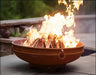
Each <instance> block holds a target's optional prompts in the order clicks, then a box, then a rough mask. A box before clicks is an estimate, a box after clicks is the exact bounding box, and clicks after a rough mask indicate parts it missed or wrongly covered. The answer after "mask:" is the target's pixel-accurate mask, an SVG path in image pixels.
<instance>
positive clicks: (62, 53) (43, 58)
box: [12, 39, 83, 66]
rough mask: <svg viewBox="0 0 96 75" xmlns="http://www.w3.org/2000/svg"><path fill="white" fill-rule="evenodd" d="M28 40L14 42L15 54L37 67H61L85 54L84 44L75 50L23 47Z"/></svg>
mask: <svg viewBox="0 0 96 75" xmlns="http://www.w3.org/2000/svg"><path fill="white" fill-rule="evenodd" d="M25 40H26V39H22V40H16V41H13V42H12V44H13V50H14V52H15V54H16V55H17V56H18V57H19V58H21V59H23V60H25V61H27V62H29V63H31V64H32V65H36V66H55V65H56V66H60V65H64V64H67V63H69V62H72V61H74V60H76V59H78V58H79V57H80V56H81V55H82V53H83V44H82V43H81V42H79V44H78V46H77V47H74V48H63V49H62V48H33V47H26V46H23V43H24V41H25Z"/></svg>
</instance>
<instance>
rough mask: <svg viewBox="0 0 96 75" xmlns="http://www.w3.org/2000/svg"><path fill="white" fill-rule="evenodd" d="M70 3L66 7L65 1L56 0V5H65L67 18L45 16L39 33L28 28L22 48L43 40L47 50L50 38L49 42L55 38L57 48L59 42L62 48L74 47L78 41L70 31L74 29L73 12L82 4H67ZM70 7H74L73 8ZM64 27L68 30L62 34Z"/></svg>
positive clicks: (80, 2)
mask: <svg viewBox="0 0 96 75" xmlns="http://www.w3.org/2000/svg"><path fill="white" fill-rule="evenodd" d="M71 1H72V2H73V4H71V5H68V4H67V2H66V0H58V4H61V3H63V4H64V5H66V7H67V10H66V12H67V13H68V16H64V15H61V14H60V13H56V14H55V15H54V16H50V15H45V16H44V19H45V20H44V21H43V22H42V27H41V29H40V30H39V31H37V29H33V28H32V27H30V29H29V32H28V33H27V40H26V41H25V42H24V46H31V45H32V43H33V42H34V40H36V39H37V38H44V39H45V41H44V43H45V45H46V48H49V46H47V45H48V44H49V40H50V39H49V36H50V37H51V41H52V39H53V38H55V43H56V45H57V48H60V46H59V41H60V42H62V43H63V45H64V48H72V47H76V46H77V44H78V43H79V39H76V38H75V37H74V30H72V29H71V27H75V20H74V10H75V8H76V9H77V10H79V6H80V5H81V4H83V0H78V1H74V0H69V2H71ZM72 5H74V6H73V8H72ZM64 26H66V27H67V28H69V29H70V30H69V31H66V32H64V34H63V32H62V29H63V27H64ZM32 47H33V46H32Z"/></svg>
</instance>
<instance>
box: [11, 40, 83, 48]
mask: <svg viewBox="0 0 96 75" xmlns="http://www.w3.org/2000/svg"><path fill="white" fill-rule="evenodd" d="M19 40H20V41H21V40H26V38H23V39H19ZM19 40H14V41H12V45H15V46H19V47H23V48H31V49H48V50H50V49H52V50H59V49H74V48H82V47H84V45H83V43H81V42H79V43H81V44H82V45H81V46H77V47H72V48H34V47H29V46H23V45H19V44H16V43H15V42H16V41H19Z"/></svg>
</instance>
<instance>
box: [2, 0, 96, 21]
mask: <svg viewBox="0 0 96 75" xmlns="http://www.w3.org/2000/svg"><path fill="white" fill-rule="evenodd" d="M0 9H1V12H0V20H8V19H22V18H32V17H41V16H44V15H45V14H51V15H52V14H54V13H56V12H58V11H59V12H63V13H64V12H65V10H66V7H65V6H64V4H61V5H58V0H0ZM75 14H76V15H86V14H95V1H93V0H92V1H89V0H84V4H83V6H80V10H79V11H78V12H75Z"/></svg>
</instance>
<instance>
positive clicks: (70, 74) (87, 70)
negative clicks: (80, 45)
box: [1, 54, 96, 75]
mask: <svg viewBox="0 0 96 75" xmlns="http://www.w3.org/2000/svg"><path fill="white" fill-rule="evenodd" d="M95 56H96V54H92V55H89V56H84V57H80V58H79V59H77V60H76V61H74V62H72V63H69V64H67V65H66V66H65V67H63V68H61V69H57V70H56V71H53V72H48V71H42V70H40V69H34V68H32V67H30V66H29V64H28V63H27V62H25V61H22V60H21V59H19V58H18V57H16V56H15V55H9V56H4V57H1V75H96V72H95V66H96V64H95Z"/></svg>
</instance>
